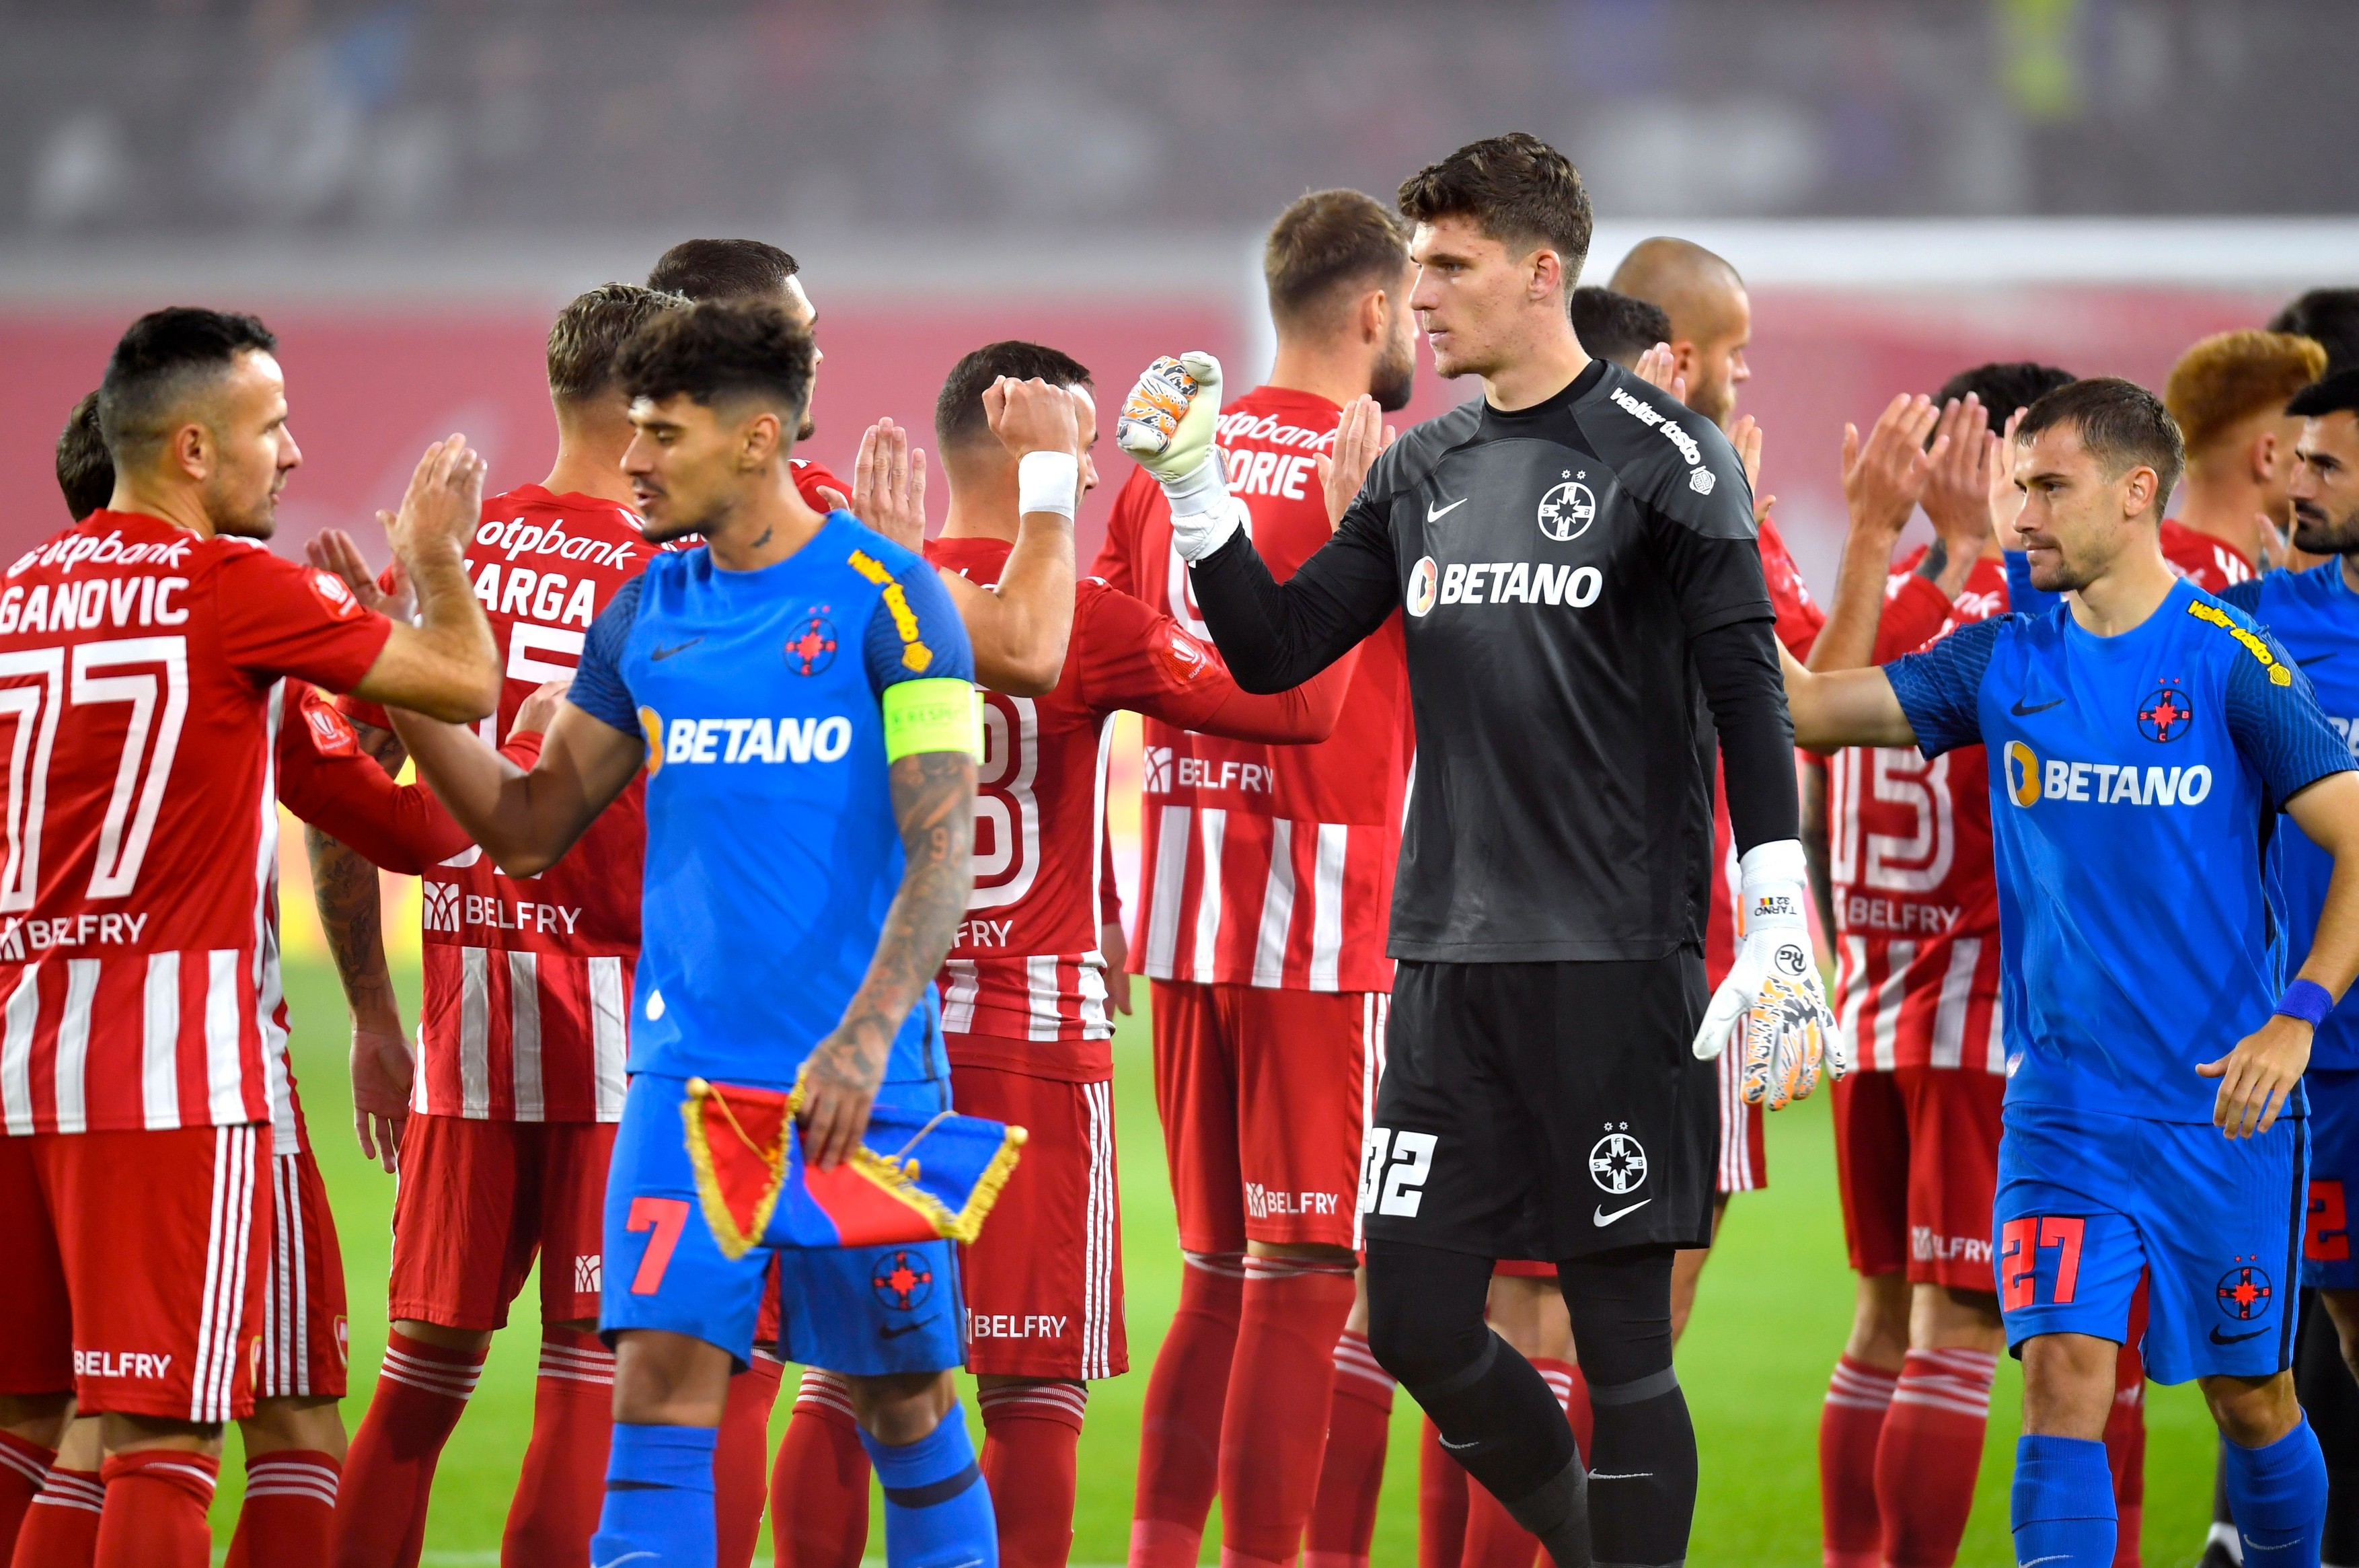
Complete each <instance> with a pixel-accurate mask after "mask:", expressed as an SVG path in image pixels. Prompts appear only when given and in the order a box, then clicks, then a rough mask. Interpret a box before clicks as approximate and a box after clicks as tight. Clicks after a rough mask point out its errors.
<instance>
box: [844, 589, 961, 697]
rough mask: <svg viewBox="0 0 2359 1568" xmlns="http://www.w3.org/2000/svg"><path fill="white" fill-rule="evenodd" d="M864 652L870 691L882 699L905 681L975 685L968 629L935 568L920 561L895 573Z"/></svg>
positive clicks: (870, 627) (871, 625)
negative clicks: (899, 609)
mask: <svg viewBox="0 0 2359 1568" xmlns="http://www.w3.org/2000/svg"><path fill="white" fill-rule="evenodd" d="M896 586H897V587H898V588H899V589H900V590H901V593H900V598H901V600H902V603H903V604H905V605H906V606H907V608H908V615H909V620H910V629H909V630H908V631H907V632H905V631H904V630H903V629H902V625H901V619H900V617H899V616H897V615H895V614H894V613H893V599H894V594H893V588H894V587H896ZM860 647H861V656H862V657H863V658H864V659H865V660H866V661H867V665H868V685H869V689H870V690H871V691H875V693H876V695H878V696H880V697H881V696H883V695H884V694H885V688H886V687H887V686H894V685H897V684H899V683H900V682H901V681H941V680H958V681H972V680H973V679H974V648H973V644H971V643H969V642H968V641H967V639H966V623H964V622H963V621H962V620H960V619H959V613H958V606H957V605H956V604H952V603H951V591H950V590H949V589H947V588H945V587H943V586H942V580H941V579H940V577H938V576H936V575H935V574H934V569H933V567H932V566H930V565H929V564H928V563H927V562H926V561H923V560H920V559H918V558H916V557H912V558H911V559H910V561H909V563H908V565H906V566H904V567H902V568H901V570H900V571H898V572H895V573H894V575H893V582H892V583H890V584H888V585H887V586H886V591H885V593H883V594H882V595H881V596H880V597H879V598H878V600H877V604H876V611H875V614H874V615H870V616H869V617H868V629H867V631H866V633H865V634H864V636H863V637H861V639H860Z"/></svg>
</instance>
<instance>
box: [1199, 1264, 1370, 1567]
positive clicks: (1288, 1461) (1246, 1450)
mask: <svg viewBox="0 0 2359 1568" xmlns="http://www.w3.org/2000/svg"><path fill="white" fill-rule="evenodd" d="M1351 1315H1352V1266H1351V1265H1350V1264H1349V1263H1314V1262H1309V1261H1306V1260H1304V1259H1302V1258H1246V1259H1245V1307H1244V1311H1243V1312H1240V1313H1239V1314H1238V1318H1237V1350H1236V1358H1235V1365H1234V1370H1233V1371H1232V1372H1231V1374H1230V1377H1229V1399H1228V1403H1227V1405H1226V1406H1224V1407H1223V1410H1222V1411H1221V1563H1222V1568H1283V1565H1288V1564H1291V1563H1293V1562H1294V1561H1295V1558H1296V1556H1297V1554H1298V1553H1299V1552H1300V1551H1301V1549H1302V1530H1303V1527H1304V1526H1305V1525H1307V1524H1309V1523H1310V1505H1311V1504H1312V1503H1313V1502H1315V1501H1317V1500H1318V1497H1319V1465H1320V1461H1321V1458H1322V1457H1323V1456H1324V1454H1325V1453H1326V1449H1327V1410H1328V1407H1329V1406H1330V1405H1331V1404H1332V1403H1333V1402H1334V1399H1335V1341H1336V1338H1337V1337H1338V1336H1339V1335H1341V1334H1343V1320H1344V1319H1345V1318H1347V1317H1349V1316H1351Z"/></svg>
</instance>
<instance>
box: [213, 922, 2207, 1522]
mask: <svg viewBox="0 0 2359 1568" xmlns="http://www.w3.org/2000/svg"><path fill="white" fill-rule="evenodd" d="M406 989H407V990H408V996H409V1002H408V1007H407V1012H408V1016H409V1017H411V1018H415V1017H416V1016H417V1007H416V976H415V975H408V976H407V977H406ZM287 991H288V1002H289V1006H290V1007H291V1010H292V1013H293V1018H294V1022H295V1044H294V1054H295V1062H296V1071H297V1073H298V1076H299V1079H300V1081H301V1083H302V1086H303V1096H304V1101H305V1104H306V1107H307V1110H308V1113H309V1115H310V1124H311V1133H312V1138H313V1141H314V1142H315V1144H316V1145H317V1147H318V1149H319V1151H320V1162H321V1167H322V1168H323V1169H324V1171H325V1172H326V1175H327V1181H328V1187H329V1191H330V1192H332V1194H333V1196H334V1200H335V1205H336V1220H337V1226H338V1229H339V1231H340V1233H341V1236H342V1244H343V1251H344V1264H345V1269H346V1271H347V1273H348V1275H349V1277H350V1279H351V1290H352V1340H353V1397H352V1398H351V1399H349V1400H347V1401H346V1403H345V1407H344V1414H345V1421H346V1422H347V1423H348V1424H353V1423H357V1422H358V1421H359V1419H360V1415H361V1412H362V1410H364V1408H365V1403H366V1399H367V1394H368V1388H369V1384H370V1380H371V1377H373V1376H374V1372H375V1367H376V1364H377V1360H378V1358H379V1356H380V1355H381V1354H382V1352H383V1349H384V1344H385V1271H386V1256H387V1252H388V1249H389V1246H390V1236H389V1232H388V1228H387V1227H388V1223H389V1218H390V1215H391V1214H392V1208H393V1181H392V1179H391V1178H389V1177H387V1176H386V1175H384V1174H383V1173H382V1172H380V1171H377V1170H376V1169H375V1166H373V1165H371V1164H369V1163H368V1162H366V1161H364V1160H363V1159H362V1158H361V1155H360V1151H359V1149H357V1148H356V1147H355V1145H354V1144H353V1138H352V1133H351V1114H350V1105H349V1102H348V1100H347V1097H346V1090H345V1087H344V1074H343V1031H342V1018H343V1008H342V999H341V998H340V997H339V996H338V995H337V992H336V987H335V979H334V975H333V974H332V971H330V970H329V969H328V968H327V967H326V966H325V965H322V964H295V965H290V966H289V968H288V975H287ZM1114 1060H1115V1063H1116V1066H1115V1077H1114V1087H1115V1104H1116V1107H1117V1111H1118V1116H1119V1122H1118V1137H1119V1138H1120V1148H1121V1151H1122V1157H1123V1161H1124V1164H1123V1211H1124V1214H1123V1217H1124V1231H1123V1241H1124V1247H1125V1252H1124V1259H1123V1265H1124V1271H1125V1278H1126V1279H1127V1282H1128V1286H1129V1297H1130V1311H1129V1324H1130V1351H1131V1358H1132V1367H1133V1370H1132V1371H1131V1372H1130V1374H1129V1375H1128V1376H1127V1377H1118V1378H1115V1379H1114V1380H1112V1381H1110V1382H1105V1383H1100V1384H1098V1385H1096V1386H1095V1387H1094V1388H1093V1389H1092V1391H1091V1399H1090V1418H1089V1430H1088V1432H1087V1433H1086V1435H1085V1437H1084V1440H1083V1443H1082V1456H1081V1464H1082V1471H1081V1497H1080V1503H1079V1506H1078V1508H1077V1509H1076V1514H1077V1517H1076V1519H1075V1520H1074V1529H1075V1532H1076V1533H1075V1541H1074V1543H1073V1562H1074V1563H1120V1562H1121V1561H1122V1560H1123V1557H1124V1552H1125V1544H1126V1542H1127V1541H1128V1539H1129V1530H1130V1497H1131V1483H1132V1474H1133V1469H1134V1466H1135V1465H1136V1454H1137V1437H1138V1407H1139V1401H1140V1399H1142V1398H1143V1397H1144V1395H1145V1392H1146V1388H1147V1367H1149V1366H1151V1365H1152V1363H1153V1360H1154V1356H1155V1349H1156V1345H1157V1344H1158V1341H1159V1339H1160V1337H1161V1334H1162V1328H1163V1325H1164V1323H1167V1322H1168V1321H1169V1317H1170V1313H1171V1310H1172V1306H1173V1304H1174V1301H1176V1299H1177V1295H1178V1290H1179V1272H1180V1270H1179V1254H1178V1252H1177V1251H1176V1250H1175V1243H1174V1241H1173V1234H1172V1221H1171V1203H1170V1197H1169V1191H1168V1189H1167V1187H1166V1185H1165V1181H1164V1172H1163V1161H1162V1145H1161V1141H1160V1135H1159V1133H1158V1129H1157V1127H1156V1120H1155V1100H1154V1088H1153V1079H1152V1075H1151V1073H1150V1070H1149V1066H1148V1060H1147V1029H1146V1020H1145V1018H1143V1017H1141V1018H1132V1019H1129V1020H1127V1021H1126V1022H1125V1025H1124V1028H1123V1030H1122V1033H1121V1035H1120V1036H1119V1038H1118V1039H1117V1040H1116V1042H1115V1050H1114ZM1770 1127H1771V1133H1770V1157H1769V1164H1770V1171H1771V1175H1772V1178H1773V1181H1774V1184H1773V1185H1772V1186H1771V1187H1770V1188H1769V1189H1768V1191H1767V1192H1756V1193H1748V1194H1746V1195H1745V1196H1743V1197H1740V1198H1738V1199H1737V1200H1736V1202H1735V1203H1734V1207H1733V1208H1732V1209H1731V1211H1730V1214H1729V1217H1728V1221H1727V1225H1726V1229H1725V1230H1724V1232H1723V1236H1722V1240H1721V1244H1720V1247H1719V1250H1718V1253H1717V1254H1716V1255H1715V1257H1714V1258H1713V1259H1712V1264H1711V1266H1710V1267H1709V1268H1708V1269H1706V1270H1705V1272H1704V1277H1703V1287H1702V1294H1701V1300H1700V1301H1699V1302H1698V1303H1697V1307H1696V1313H1695V1322H1694V1326H1693V1327H1692V1329H1691V1330H1690V1333H1689V1334H1688V1336H1687V1338H1686V1340H1685V1342H1684V1343H1683V1344H1682V1345H1681V1346H1680V1381H1681V1382H1682V1383H1684V1384H1685V1385H1686V1388H1687V1394H1688V1400H1689V1403H1690V1406H1691V1407H1692V1409H1693V1410H1694V1414H1695V1424H1696V1432H1697V1435H1698V1438H1699V1441H1700V1442H1701V1445H1702V1472H1703V1490H1702V1496H1701V1498H1700V1499H1699V1501H1698V1504H1697V1508H1696V1527H1695V1538H1694V1544H1693V1548H1692V1550H1691V1552H1690V1560H1691V1561H1693V1562H1695V1563H1700V1564H1711V1565H1712V1568H1739V1565H1742V1568H1754V1565H1758V1568H1808V1565H1809V1564H1811V1563H1816V1562H1817V1561H1818V1557H1819V1547H1818V1539H1819V1537H1818V1530H1819V1503H1818V1468H1817V1437H1816V1434H1817V1429H1818V1419H1819V1401H1820V1398H1821V1395H1822V1394H1823V1393H1824V1391H1825V1388H1826V1382H1827V1375H1828V1373H1829V1371H1830V1370H1831V1369H1832V1367H1833V1364H1834V1359H1835V1355H1836V1352H1837V1351H1838V1350H1839V1349H1840V1348H1841V1347H1842V1345H1843V1334H1844V1331H1845V1330H1846V1328H1847V1327H1848V1326H1849V1323H1850V1317H1851V1298H1852V1282H1851V1276H1850V1274H1849V1273H1848V1272H1847V1271H1846V1269H1845V1268H1844V1264H1843V1224H1842V1218H1841V1215H1840V1214H1839V1212H1838V1210H1837V1208H1836V1203H1835V1192H1834V1160H1833V1151H1832V1141H1831V1138H1830V1135H1829V1131H1828V1121H1827V1114H1826V1108H1825V1102H1824V1099H1823V1096H1822V1097H1821V1098H1820V1099H1817V1100H1813V1101H1810V1102H1807V1103H1805V1104H1804V1105H1800V1106H1799V1107H1796V1108H1794V1109H1791V1110H1788V1111H1785V1112H1781V1113H1780V1114H1779V1115H1777V1116H1774V1117H1772V1118H1771V1120H1770ZM536 1301H538V1296H537V1293H536V1291H535V1289H534V1287H532V1286H529V1285H528V1286H527V1287H526V1290H525V1293H524V1295H523V1296H522V1297H521V1298H520V1302H521V1304H522V1307H523V1310H522V1311H520V1312H518V1314H517V1318H516V1322H515V1323H514V1324H512V1325H511V1327H510V1328H509V1330H508V1331H507V1332H506V1333H505V1334H501V1335H500V1336H499V1338H498V1339H497V1340H496V1341H495V1345H494V1348H493V1351H492V1357H491V1361H490V1364H489V1365H488V1366H487V1367H485V1369H484V1378H483V1381H482V1383H481V1385H480V1386H479V1387H478V1388H477V1389H476V1392H475V1398H474V1401H473V1404H472V1405H471V1406H470V1407H469V1408H468V1411H467V1415H466V1419H465V1420H464V1421H462V1422H461V1423H460V1426H459V1430H458V1433H457V1435H456V1436H455V1437H454V1438H453V1439H452V1440H451V1445H450V1447H449V1448H448V1449H447V1450H446V1451H445V1452H444V1454H443V1456H442V1463H441V1468H440V1473H439V1474H438V1475H437V1477H436V1481H435V1488H434V1504H433V1513H432V1516H431V1518H430V1519H429V1524H428V1527H427V1534H426V1542H427V1552H426V1562H427V1563H429V1564H450V1565H456V1564H462V1563H486V1564H487V1563H496V1562H497V1561H498V1549H499V1541H500V1525H501V1521H502V1519H504V1518H505V1516H506V1508H507V1500H508V1497H509V1494H510V1492H511V1490H512V1489H513V1487H514V1486H515V1482H516V1465H517V1463H518V1460H519V1459H520V1457H521V1456H522V1454H523V1452H524V1447H525V1440H526V1437H527V1434H528V1432H530V1429H531V1424H532V1380H533V1369H534V1366H535V1363H536V1359H537V1356H538V1333H537V1329H536V1325H535V1319H534V1312H533V1308H532V1303H534V1302H536ZM2149 1392H2150V1394H2151V1403H2150V1406H2149V1414H2148V1420H2149V1422H2150V1426H2151V1431H2152V1436H2151V1439H2150V1442H2149V1447H2148V1454H2147V1524H2146V1532H2145V1548H2146V1561H2147V1563H2149V1564H2152V1565H2154V1568H2178V1565H2181V1564H2186V1563H2192V1562H2193V1561H2194V1560H2195V1558H2196V1556H2197V1554H2198V1552H2199V1551H2200V1549H2201V1545H2202V1540H2203V1531H2204V1528H2205V1522H2206V1521H2207V1520H2208V1519H2209V1518H2210V1508H2211V1496H2212V1437H2211V1435H2210V1422H2209V1421H2208V1420H2207V1419H2206V1418H2205V1416H2204V1413H2203V1409H2202V1404H2201V1400H2200V1399H2198V1398H2197V1397H2196V1395H2195V1393H2194V1390H2193V1389H2192V1388H2177V1389H2165V1388H2155V1389H2151V1390H2150V1391H2149ZM2020 1397H2021V1392H2020V1382H2019V1379H2018V1378H2017V1376H2016V1367H2015V1365H2014V1363H2012V1362H2011V1361H2006V1360H2002V1361H2001V1363H2000V1370H1999V1383H1998V1390H1997V1394H1996V1397H1995V1400H1994V1410H1993V1412H1992V1421H1991V1432H1990V1440H1989V1443H1988V1445H1987V1446H1986V1448H1985V1449H1984V1457H1983V1472H1982V1487H1981V1490H1980V1492H1979V1494H1978V1495H1977V1497H1976V1498H1975V1503H1974V1514H1973V1523H1972V1524H1971V1525H1970V1526H1969V1528H1968V1530H1967V1533H1966V1541H1965V1549H1964V1552H1963V1553H1962V1557H1961V1562H1962V1563H1965V1564H1968V1565H1973V1568H1981V1565H1985V1564H1988V1565H1998V1564H2005V1563H2012V1562H2013V1561H2014V1554H2013V1552H2012V1551H2011V1550H2010V1549H2009V1544H2008V1541H2007V1534H2006V1486H2007V1476H2008V1470H2009V1465H2010V1461H2011V1459H2012V1456H2013V1454H2014V1444H2015V1435H2016V1412H2017V1408H2018V1404H2019V1400H2020ZM791 1402H792V1400H791V1397H790V1394H782V1395H781V1397H780V1399H779V1400H778V1410H777V1420H776V1421H775V1423H774V1433H775V1432H776V1431H778V1430H783V1428H784V1425H785V1422H786V1417H787V1411H788V1406H789V1405H790V1404H791ZM968 1411H969V1415H970V1418H971V1417H972V1415H973V1402H972V1399H969V1401H968ZM1416 1422H1417V1411H1416V1407H1415V1406H1414V1405H1413V1404H1412V1403H1411V1402H1410V1401H1409V1400H1408V1399H1407V1398H1406V1397H1404V1398H1402V1399H1400V1400H1399V1402H1398V1404H1397V1407H1396V1410H1395V1417H1394V1432H1393V1436H1394V1441H1393V1448H1392V1454H1391V1456H1390V1459H1389V1462H1388V1464H1387V1465H1386V1474H1385V1491H1384V1506H1383V1511H1382V1513H1381V1515H1380V1516H1379V1519H1378V1523H1377V1531H1376V1541H1375V1563H1378V1564H1381V1565H1386V1568H1391V1565H1407V1564H1411V1563H1415V1562H1416V1559H1417V1518H1416V1513H1417V1453H1416V1448H1415V1443H1416V1435H1417V1425H1416ZM980 1436H981V1433H980V1428H978V1429H977V1438H978V1441H980ZM230 1446H231V1449H232V1451H233V1452H232V1453H231V1454H229V1455H228V1456H227V1458H226V1460H225V1462H224V1464H223V1476H222V1482H223V1485H222V1490H221V1495H220V1497H219V1500H218V1501H217V1502H216V1503H215V1505H214V1510H213V1520H214V1527H215V1531H216V1539H217V1540H218V1541H221V1542H222V1543H223V1544H226V1543H227V1541H228V1540H229V1532H230V1529H231V1526H232V1523H233V1521H234V1519H235V1516H236V1511H237V1499H238V1492H239V1477H240V1475H241V1462H240V1461H239V1459H238V1457H237V1454H236V1453H235V1449H236V1446H237V1440H236V1438H235V1437H234V1435H233V1437H232V1438H231V1439H230ZM1206 1539H1207V1541H1208V1542H1211V1543H1212V1545H1210V1546H1208V1548H1207V1551H1206V1552H1205V1561H1207V1562H1212V1561H1213V1560H1215V1558H1216V1557H1217V1543H1218V1541H1219V1527H1218V1523H1217V1519H1216V1520H1215V1522H1214V1524H1213V1526H1212V1529H1211V1530H1208V1531H1207V1536H1206ZM869 1541H870V1548H869V1549H870V1552H871V1555H872V1556H874V1557H881V1556H882V1552H883V1541H884V1535H883V1530H882V1527H881V1521H880V1523H879V1524H878V1525H877V1526H876V1527H875V1528H873V1529H872V1530H871V1532H870V1537H869ZM757 1561H759V1562H761V1563H767V1562H768V1561H769V1548H768V1545H767V1538H765V1544H764V1546H763V1549H762V1552H761V1554H760V1556H759V1558H758V1559H757Z"/></svg>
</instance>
